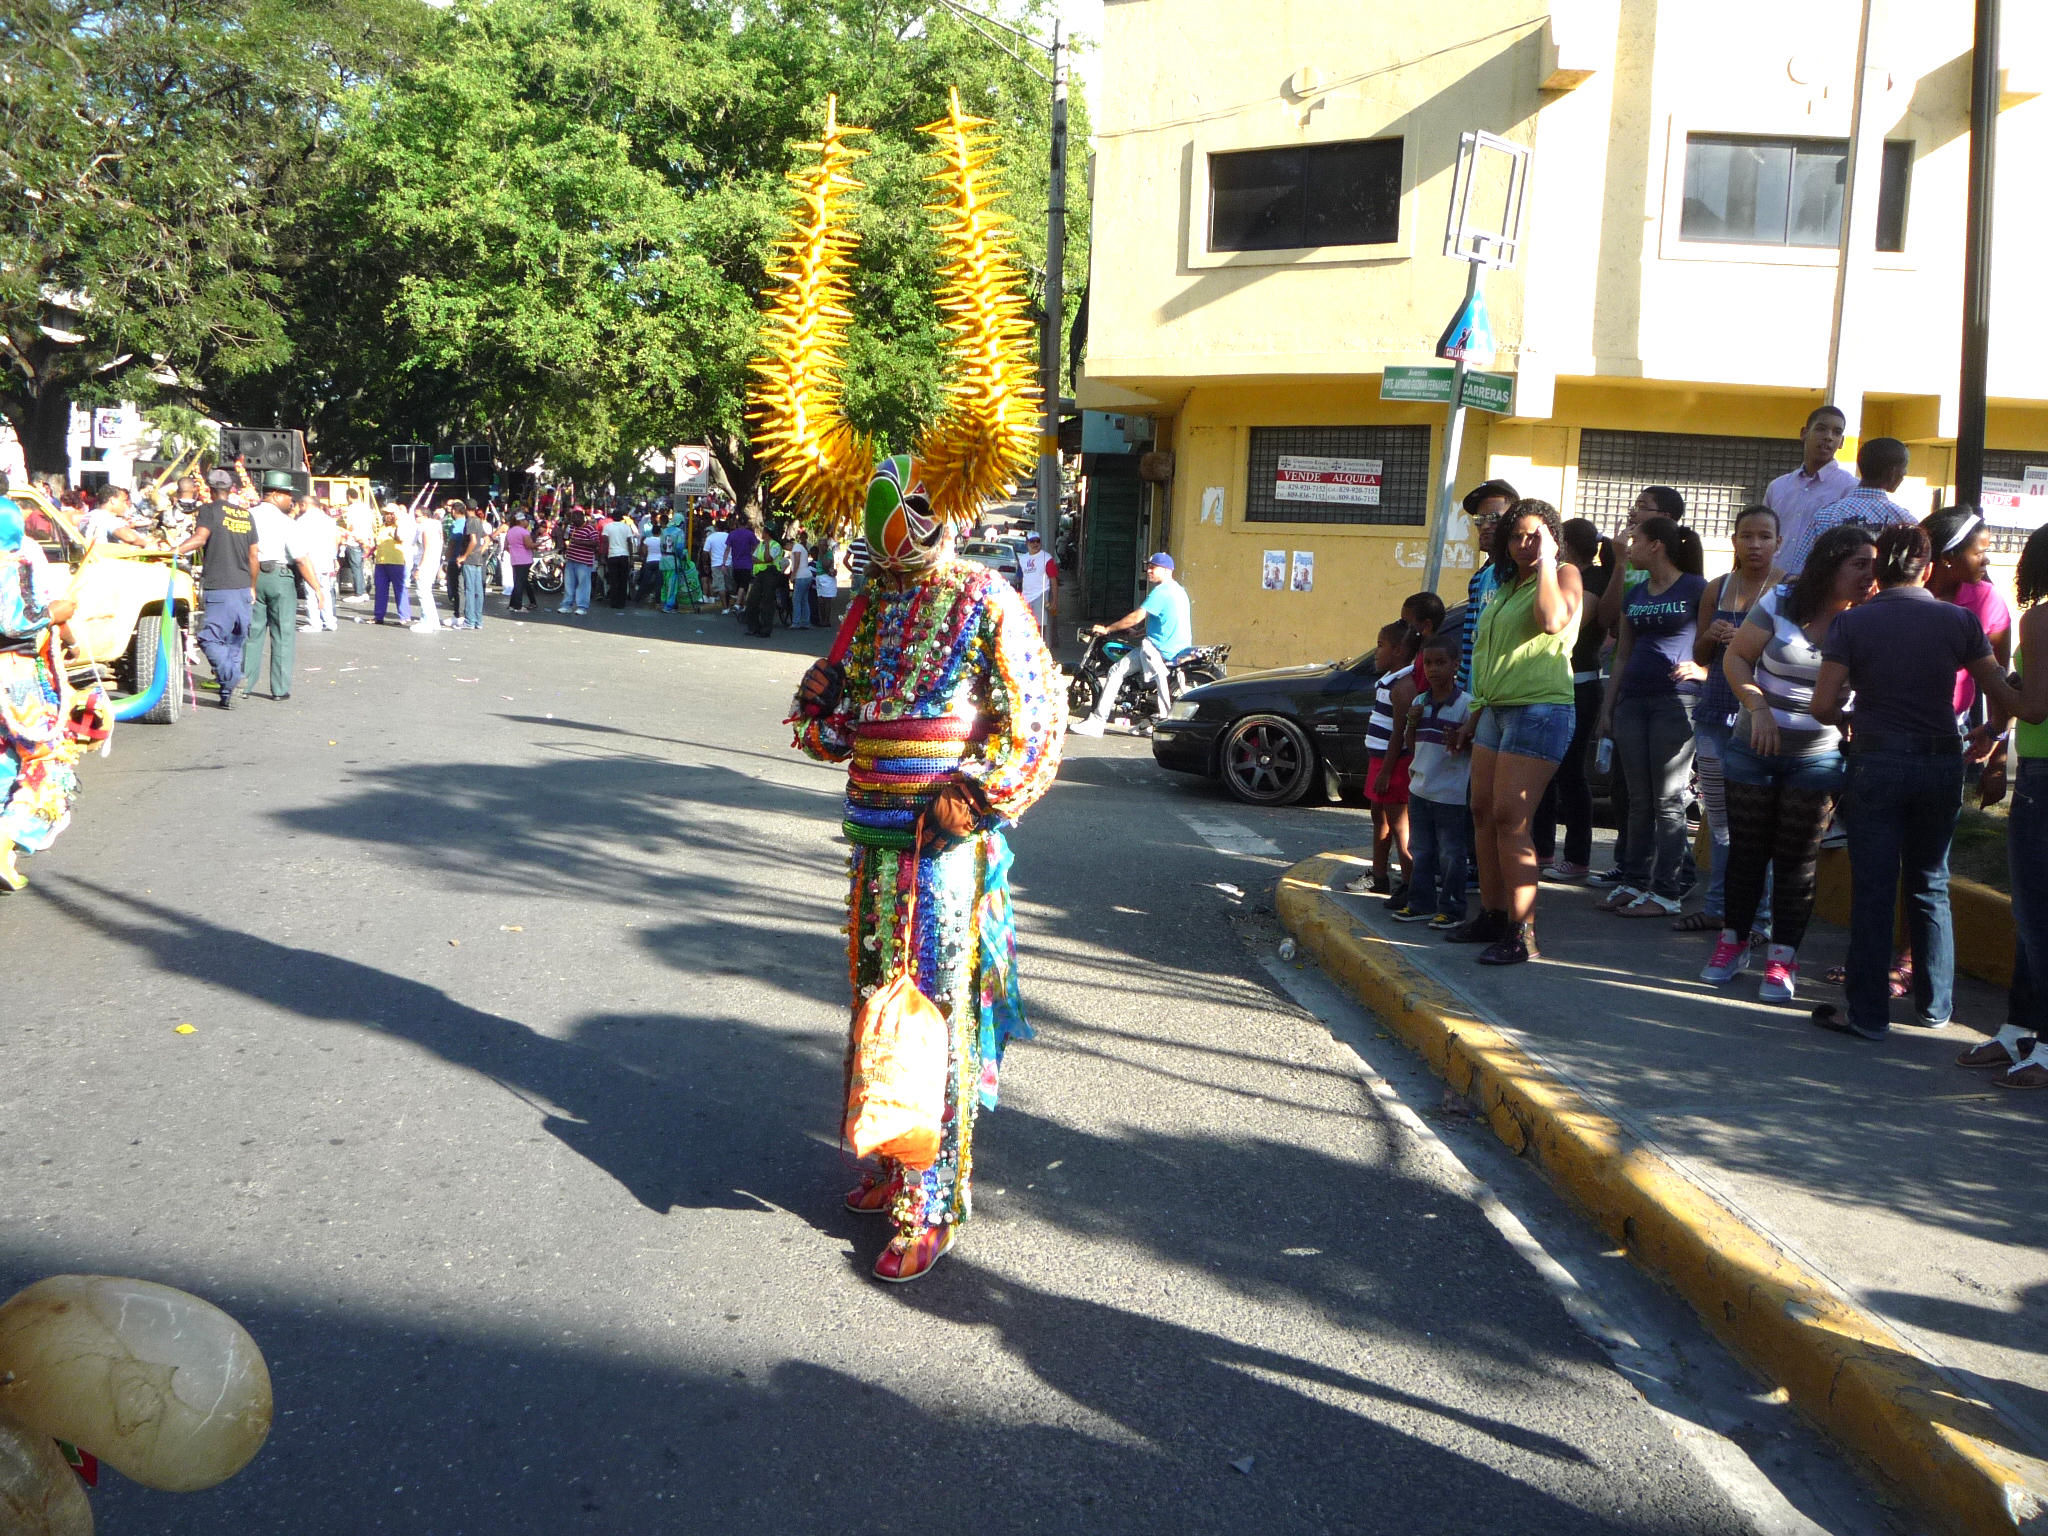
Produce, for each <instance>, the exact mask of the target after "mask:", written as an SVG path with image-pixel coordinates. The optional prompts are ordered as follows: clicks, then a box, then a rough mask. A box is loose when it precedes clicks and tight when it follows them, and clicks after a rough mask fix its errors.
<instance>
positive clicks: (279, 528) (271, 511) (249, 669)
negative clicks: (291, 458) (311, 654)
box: [242, 469, 317, 700]
mask: <svg viewBox="0 0 2048 1536" xmlns="http://www.w3.org/2000/svg"><path fill="white" fill-rule="evenodd" d="M249 520H250V521H251V522H252V523H253V524H254V525H255V529H256V602H255V606H254V611H253V612H252V613H251V614H250V617H249V638H248V641H247V642H246V643H245V644H244V645H243V647H242V675H243V676H244V677H245V678H247V679H248V684H247V686H246V687H245V688H244V689H243V692H242V696H243V697H244V698H247V697H248V696H249V694H250V693H251V692H253V691H254V689H255V681H256V669H257V665H258V663H260V662H261V661H262V660H263V642H264V640H265V639H266V638H267V639H268V640H269V641H270V696H271V697H272V698H273V699H280V700H282V699H288V698H290V697H291V696H292V661H293V659H294V657H295V656H296V654H297V651H298V643H299V589H298V584H297V583H296V582H294V581H293V580H292V573H293V571H294V570H296V571H297V572H298V574H299V575H300V576H303V577H304V578H305V580H306V585H307V586H309V587H310V586H312V585H313V584H314V582H315V581H316V579H317V578H316V577H315V576H314V574H313V567H312V564H311V562H310V561H308V560H307V558H306V550H305V546H304V544H303V543H302V542H301V540H300V537H299V531H298V529H297V528H296V527H295V526H294V525H293V523H292V477H291V476H290V475H288V474H286V473H285V472H284V471H283V470H275V469H274V470H272V471H270V472H269V473H268V474H266V475H265V476H264V477H263V497H262V499H261V500H260V501H258V502H257V503H256V505H255V507H254V508H253V509H252V510H251V511H250V513H249Z"/></svg>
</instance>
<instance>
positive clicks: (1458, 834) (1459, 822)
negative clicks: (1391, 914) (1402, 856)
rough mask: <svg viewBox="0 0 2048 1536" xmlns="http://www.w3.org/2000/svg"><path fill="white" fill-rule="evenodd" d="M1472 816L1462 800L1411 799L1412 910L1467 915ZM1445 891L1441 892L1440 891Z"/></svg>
mask: <svg viewBox="0 0 2048 1536" xmlns="http://www.w3.org/2000/svg"><path fill="white" fill-rule="evenodd" d="M1471 838H1472V813H1471V811H1470V809H1469V808H1468V807H1467V806H1466V805H1465V803H1464V802H1463V801H1462V800H1461V801H1458V802H1456V803H1453V802H1451V801H1448V800H1425V799H1423V798H1422V797H1421V796H1420V795H1411V796H1409V798H1408V910H1409V911H1411V912H1420V911H1421V910H1422V909H1423V908H1425V907H1428V906H1431V905H1434V906H1435V907H1436V910H1437V911H1438V912H1440V913H1442V914H1443V915H1444V916H1446V917H1456V918H1463V917H1464V915H1465V861H1466V854H1467V852H1468V851H1469V849H1470V848H1471ZM1439 887H1441V888H1439Z"/></svg>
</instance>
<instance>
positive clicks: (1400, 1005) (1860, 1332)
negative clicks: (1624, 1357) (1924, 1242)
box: [1274, 851, 2048, 1536]
mask: <svg viewBox="0 0 2048 1536" xmlns="http://www.w3.org/2000/svg"><path fill="white" fill-rule="evenodd" d="M1369 860H1370V852H1369V851H1361V852H1357V853H1347V852H1344V851H1338V852H1334V853H1327V854H1321V855H1318V856H1317V857H1315V858H1312V859H1304V860H1303V861H1302V862H1301V863H1299V864H1297V865H1295V866H1294V867H1293V868H1292V869H1290V870H1288V871H1287V872H1286V873H1285V874H1283V875H1282V876H1281V877H1280V882H1279V888H1278V890H1277V892H1276V895H1275V902H1274V904H1275V907H1276V909H1277V911H1278V913H1279V917H1280V921H1281V923H1282V924H1283V925H1284V926H1285V927H1286V928H1287V929H1288V931H1289V932H1291V933H1292V934H1293V935H1294V936H1295V938H1296V939H1297V940H1298V941H1299V942H1300V944H1301V945H1302V947H1303V948H1305V949H1306V950H1308V952H1309V953H1310V954H1312V955H1314V956H1315V958H1316V959H1317V960H1318V961H1319V962H1320V963H1321V965H1322V966H1323V968H1324V969H1325V970H1326V971H1328V972H1329V973H1330V974H1331V975H1332V976H1333V977H1335V978H1336V979H1337V980H1338V981H1339V982H1340V983H1341V984H1342V985H1343V986H1344V987H1345V988H1346V989H1347V990H1349V991H1350V992H1351V993H1352V995H1353V996H1355V997H1356V998H1358V1000H1359V1001H1360V1002H1361V1003H1363V1004H1364V1005H1365V1006H1366V1007H1367V1008H1369V1009H1371V1010H1372V1011H1373V1012H1374V1013H1375V1014H1377V1015H1378V1016H1379V1017H1380V1018H1381V1019H1382V1020H1383V1021H1385V1023H1386V1025H1387V1027H1388V1028H1390V1029H1391V1030H1393V1031H1394V1032H1395V1033H1396V1034H1398V1035H1399V1036H1400V1037H1401V1039H1402V1040H1403V1041H1404V1042H1406V1043H1407V1044H1408V1045H1409V1046H1410V1047H1412V1048H1413V1049H1414V1050H1416V1051H1417V1052H1419V1053H1420V1054H1421V1055H1422V1057H1423V1059H1424V1060H1426V1061H1427V1062H1428V1063H1429V1065H1430V1068H1431V1069H1432V1070H1433V1071H1434V1072H1436V1073H1437V1075H1438V1076H1440V1077H1442V1078H1443V1079H1444V1080H1445V1081H1446V1082H1448V1083H1449V1084H1450V1085H1451V1086H1452V1087H1453V1088H1455V1089H1456V1090H1457V1091H1458V1092H1460V1093H1462V1094H1464V1095H1465V1096H1467V1097H1468V1098H1470V1099H1471V1100H1473V1102H1474V1103H1476V1104H1477V1105H1478V1106H1479V1107H1480V1109H1481V1111H1482V1113H1483V1114H1484V1115H1485V1118H1486V1120H1487V1123H1488V1124H1489V1125H1491V1126H1492V1127H1493V1130H1494V1133H1495V1134H1496V1135H1497V1136H1499V1137H1500V1139H1501V1140H1502V1141H1503V1142H1505V1143H1507V1145H1508V1146H1509V1147H1510V1148H1512V1149H1513V1150H1514V1151H1515V1152H1517V1153H1520V1154H1522V1155H1525V1156H1529V1157H1532V1158H1534V1159H1535V1160H1536V1162H1537V1163H1538V1164H1539V1165H1540V1166H1541V1167H1542V1169H1543V1171H1544V1173H1545V1174H1546V1175H1547V1176H1548V1177H1549V1178H1550V1180H1551V1181H1552V1182H1553V1183H1554V1184H1556V1185H1557V1186H1558V1187H1559V1188H1560V1189H1562V1190H1563V1191H1564V1192H1565V1193H1566V1194H1567V1195H1569V1196H1570V1197H1571V1198H1572V1199H1573V1200H1574V1201H1575V1202H1576V1203H1577V1204H1578V1205H1580V1206H1581V1207H1582V1208H1583V1209H1584V1210H1585V1211H1586V1212H1587V1213H1588V1214H1589V1215H1591V1216H1592V1218H1593V1219H1594V1221H1595V1222H1597V1223H1598V1225H1599V1226H1600V1228H1601V1230H1602V1231H1604V1232H1606V1233H1607V1234H1608V1236H1610V1237H1611V1238H1613V1239H1615V1240H1616V1241H1617V1242H1618V1243H1620V1244H1621V1245H1622V1246H1623V1247H1624V1248H1625V1249H1626V1250H1627V1252H1628V1254H1629V1257H1630V1258H1631V1259H1633V1260H1634V1261H1635V1262H1636V1263H1637V1264H1639V1265H1641V1266H1642V1267H1643V1268H1644V1269H1647V1270H1648V1271H1650V1273H1652V1274H1653V1275H1656V1276H1657V1277H1658V1278H1659V1279H1661V1280H1663V1281H1664V1282H1665V1283H1667V1284H1669V1285H1670V1286H1672V1287H1673V1288H1674V1289H1675V1290H1677V1291H1678V1293H1679V1294H1680V1295H1682V1296H1683V1297H1684V1298H1685V1299H1686V1300H1687V1301H1688V1302H1689V1303H1691V1305H1692V1306H1693V1308H1694V1309H1695V1310H1696V1311H1697V1312H1698V1313H1699V1314H1700V1316H1701V1317H1702V1319H1704V1320H1705V1322H1706V1324H1707V1326H1708V1327H1709V1328H1711V1329H1712V1330H1713V1331H1714V1333H1715V1334H1716V1335H1717V1336H1718V1337H1719V1338H1720V1339H1721V1340H1722V1341H1723V1342H1724V1343H1725V1344H1727V1345H1728V1346H1729V1347H1730V1348H1731V1349H1733V1350H1734V1351H1735V1352H1736V1353H1737V1354H1738V1355H1740V1356H1741V1357H1742V1358H1743V1359H1744V1360H1746V1361H1747V1362H1748V1363H1749V1364H1750V1365H1751V1366H1752V1367H1754V1368H1755V1369H1756V1370H1758V1371H1760V1372H1761V1373H1762V1374H1763V1375H1764V1376H1765V1377H1766V1378H1767V1379H1769V1380H1770V1381H1772V1382H1775V1383H1776V1384H1778V1385H1779V1386H1781V1387H1782V1388H1784V1389H1785V1391H1786V1393H1787V1394H1788V1395H1789V1397H1790V1398H1791V1400H1792V1402H1793V1404H1794V1405H1795V1406H1796V1407H1798V1408H1799V1409H1800V1411H1801V1412H1803V1413H1804V1414H1805V1415H1806V1416H1807V1417H1808V1418H1809V1419H1811V1420H1813V1421H1814V1422H1815V1423H1816V1424H1818V1425H1819V1426H1820V1427H1821V1428H1822V1429H1824V1430H1825V1431H1826V1432H1827V1433H1828V1434H1829V1435H1831V1436H1832V1437H1833V1438H1834V1439H1835V1440H1836V1441H1837V1442H1838V1443H1839V1444H1841V1445H1843V1446H1845V1447H1846V1448H1848V1449H1849V1450H1850V1451H1852V1452H1854V1453H1855V1454H1857V1455H1858V1456H1860V1457H1861V1458H1863V1459H1864V1460H1865V1461H1866V1462H1867V1463H1869V1464H1870V1465H1871V1466H1872V1467H1874V1468H1875V1469H1876V1471H1877V1472H1878V1474H1879V1475H1880V1476H1881V1477H1882V1478H1883V1479H1884V1480H1885V1481H1887V1482H1888V1483H1890V1484H1891V1485H1893V1487H1894V1488H1895V1489H1896V1491H1897V1492H1898V1493H1899V1494H1900V1495H1901V1496H1902V1497H1904V1498H1905V1499H1906V1500H1908V1501H1910V1502H1911V1503H1912V1504H1914V1505H1915V1506H1917V1507H1918V1508H1919V1509H1920V1510H1922V1511H1923V1512H1925V1513H1926V1514H1927V1515H1928V1516H1929V1517H1930V1518H1932V1519H1933V1520H1935V1521H1936V1522H1937V1523H1938V1524H1939V1525H1940V1526H1941V1527H1942V1528H1943V1529H1945V1530H1949V1531H1954V1532H1959V1533H1971V1536H1976V1533H1990V1532H2005V1533H2010V1532H2013V1531H2021V1532H2028V1533H2048V1469H2044V1468H2043V1467H2042V1466H2041V1465H2040V1464H2039V1463H2037V1462H2035V1461H2034V1460H2033V1459H2032V1458H2031V1456H2029V1455H2028V1453H2027V1452H2026V1451H2025V1450H2023V1449H2022V1447H2024V1445H2025V1444H2026V1441H2025V1439H2024V1437H2023V1436H2022V1435H2020V1433H2019V1432H2018V1431H2017V1430H2016V1429H2015V1428H2014V1427H2013V1426H2012V1425H2010V1424H2009V1423H2007V1422H2006V1421H2005V1420H2004V1419H2003V1418H2001V1417H2000V1416H1999V1415H1998V1414H1997V1413H1996V1412H1994V1411H1993V1410H1992V1409H1991V1408H1990V1407H1989V1406H1988V1405H1986V1404H1985V1403H1983V1402H1982V1401H1980V1400H1978V1399H1976V1398H1974V1397H1971V1396H1969V1395H1968V1394H1967V1391H1966V1389H1965V1388H1964V1387H1963V1385H1962V1384H1961V1383H1960V1382H1958V1381H1957V1380H1956V1379H1954V1378H1952V1377H1951V1376H1950V1375H1949V1374H1948V1373H1947V1372H1945V1371H1943V1370H1942V1369H1941V1368H1940V1367H1939V1366H1938V1365H1936V1364H1935V1363H1934V1362H1933V1361H1932V1360H1929V1359H1928V1358H1927V1357H1926V1356H1924V1355H1922V1354H1920V1353H1919V1352H1918V1351H1917V1350H1915V1349H1913V1348H1912V1346H1910V1345H1908V1344H1907V1343H1905V1342H1904V1341H1903V1340H1901V1339H1900V1338H1899V1337H1898V1336H1897V1335H1895V1334H1894V1333H1893V1332H1892V1331H1891V1330H1890V1329H1889V1328H1888V1327H1887V1326H1886V1325H1885V1324H1884V1323H1883V1322H1882V1321H1881V1320H1880V1319H1878V1318H1876V1317H1875V1316H1872V1315H1871V1314H1869V1313H1866V1312H1864V1311H1862V1310H1861V1309H1860V1308H1858V1307H1856V1306H1854V1305H1852V1304H1850V1303H1849V1302H1847V1301H1845V1300H1844V1299H1843V1298H1842V1297H1841V1296H1840V1295H1839V1294H1838V1293H1837V1292H1836V1290H1835V1289H1834V1287H1832V1286H1831V1285H1829V1284H1828V1283H1827V1282H1826V1281H1825V1280H1823V1279H1821V1278H1820V1277H1819V1276H1817V1275H1815V1274H1813V1273H1811V1272H1809V1271H1808V1270H1806V1269H1805V1268H1804V1267H1802V1266H1801V1265H1799V1264H1797V1263H1795V1262H1794V1261H1793V1260H1791V1259H1790V1258H1788V1257H1787V1256H1786V1255H1785V1253H1784V1252H1783V1251H1782V1250H1780V1249H1779V1248H1778V1247H1777V1246H1776V1245H1775V1244H1774V1243H1772V1242H1771V1241H1770V1240H1769V1239H1768V1238H1766V1237H1765V1236H1764V1235H1763V1234H1762V1233H1761V1232H1759V1231H1757V1230H1756V1229H1755V1228H1754V1227H1752V1226H1750V1225H1749V1223H1748V1222H1746V1221H1745V1220H1744V1219H1743V1218H1742V1217H1741V1216H1740V1215H1739V1214H1738V1213H1737V1212H1736V1211H1735V1210H1733V1209H1732V1208H1730V1207H1729V1206H1727V1205H1724V1204H1723V1203H1722V1202H1721V1201H1719V1200H1717V1199H1715V1198H1714V1197H1713V1196H1712V1195H1710V1194H1709V1193H1707V1191H1705V1190H1704V1189H1702V1188H1701V1187H1700V1186H1699V1185H1698V1184H1697V1183H1695V1182H1694V1181H1693V1180H1691V1179H1689V1178H1687V1177H1686V1176H1685V1175H1684V1174H1683V1173H1682V1172H1680V1171H1679V1169H1677V1168H1676V1167H1674V1166H1673V1165H1672V1164H1671V1163H1670V1162H1668V1161H1667V1160H1666V1159H1665V1158H1664V1157H1663V1155H1662V1154H1661V1153H1659V1152H1657V1151H1656V1150H1655V1149H1653V1148H1652V1147H1650V1146H1647V1145H1646V1144H1644V1143H1643V1142H1642V1141H1641V1140H1640V1139H1639V1138H1637V1137H1636V1136H1635V1135H1634V1134H1632V1133H1631V1132H1630V1131H1628V1130H1627V1129H1625V1128H1624V1127H1623V1126H1621V1125H1620V1124H1619V1123H1617V1122H1616V1121H1615V1120H1614V1119H1613V1118H1612V1117H1610V1116H1609V1115H1608V1114H1606V1113H1605V1112H1604V1111H1603V1110H1601V1109H1600V1108H1599V1107H1598V1106H1597V1105H1596V1104H1595V1103H1593V1102H1592V1101H1591V1100H1589V1099H1587V1098H1586V1097H1584V1096H1583V1095H1582V1094H1580V1093H1579V1091H1578V1090H1577V1089H1575V1088H1573V1087H1571V1086H1570V1085H1568V1084H1566V1083H1564V1082H1562V1081H1560V1080H1559V1079H1558V1078H1557V1077H1555V1076H1554V1075H1553V1074H1552V1073H1551V1072H1550V1071H1549V1070H1548V1069H1547V1068H1545V1067H1544V1066H1542V1065H1541V1064H1540V1063H1538V1062H1537V1061H1536V1060H1534V1059H1533V1058H1531V1057H1530V1056H1529V1055H1528V1054H1527V1053H1525V1052H1524V1051H1523V1050H1522V1049H1521V1048H1520V1047H1519V1046H1517V1045H1516V1044H1515V1043H1514V1042H1513V1041H1512V1040H1510V1039H1508V1038H1507V1037H1506V1036H1505V1035H1503V1034H1501V1033H1500V1032H1499V1031H1498V1030H1495V1029H1493V1028H1492V1027H1490V1026H1488V1025H1486V1024H1483V1023H1481V1022H1480V1021H1479V1020H1477V1019H1475V1018H1473V1017H1472V1016H1471V1014H1470V1011H1469V1009H1468V1008H1467V1005H1465V1004H1464V1003H1463V1002H1462V1001H1461V1000H1460V999H1458V998H1457V997H1456V996H1455V995H1454V994H1453V993H1451V992H1450V991H1449V990H1448V989H1446V988H1445V987H1443V986H1442V985H1440V984H1439V983H1438V982H1436V981H1435V980H1434V979H1433V978H1431V977H1429V976H1427V975H1425V974H1424V973H1423V972H1422V971H1420V970H1418V969H1416V968H1415V967H1414V966H1412V965H1410V964H1409V963H1408V962H1407V961H1406V960H1404V959H1402V958H1401V955H1400V952H1399V950H1398V949H1397V948H1396V947H1395V946H1393V945H1391V944H1388V943H1386V942H1385V941H1384V940H1382V939H1380V938H1379V937H1378V936H1377V935H1375V934H1373V933H1371V932H1369V931H1367V930H1365V929H1364V928H1362V927H1361V926H1360V925H1359V924H1358V922H1357V921H1356V919H1355V918H1353V917H1352V915H1351V913H1350V912H1348V911H1347V910H1345V908H1344V906H1343V905H1342V904H1341V903H1340V902H1339V901H1338V900H1337V899H1336V896H1335V890H1336V888H1337V886H1338V884H1339V883H1340V882H1341V881H1342V880H1344V879H1346V878H1348V877H1349V876H1350V875H1352V874H1355V873H1357V872H1358V871H1359V870H1361V869H1363V868H1365V867H1366V865H1367V863H1368V862H1369Z"/></svg>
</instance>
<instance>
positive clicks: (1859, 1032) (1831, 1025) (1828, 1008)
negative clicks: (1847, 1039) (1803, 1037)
mask: <svg viewBox="0 0 2048 1536" xmlns="http://www.w3.org/2000/svg"><path fill="white" fill-rule="evenodd" d="M1813 1022H1814V1024H1815V1025H1816V1026H1818V1027H1819V1028H1821V1029H1826V1030H1832V1031H1833V1032H1834V1033H1835V1034H1838V1035H1854V1036H1856V1038H1857V1039H1859V1040H1882V1039H1883V1038H1884V1037H1885V1033H1886V1032H1885V1031H1884V1030H1879V1031H1878V1032H1877V1033H1876V1034H1872V1033H1871V1032H1870V1031H1869V1030H1866V1029H1858V1028H1857V1027H1856V1026H1855V1025H1854V1024H1851V1023H1850V1022H1849V1015H1848V1013H1847V1012H1845V1011H1844V1010H1843V1009H1840V1008H1837V1007H1836V1006H1835V1005H1834V1004H1833V1003H1822V1004H1821V1005H1820V1006H1819V1007H1818V1008H1816V1009H1814V1010H1813Z"/></svg>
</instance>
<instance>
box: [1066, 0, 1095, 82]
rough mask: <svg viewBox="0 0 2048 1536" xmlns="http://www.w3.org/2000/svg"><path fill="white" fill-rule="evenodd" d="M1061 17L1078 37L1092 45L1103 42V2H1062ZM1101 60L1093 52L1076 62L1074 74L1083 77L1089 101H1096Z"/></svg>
mask: <svg viewBox="0 0 2048 1536" xmlns="http://www.w3.org/2000/svg"><path fill="white" fill-rule="evenodd" d="M1060 15H1061V16H1062V17H1063V18H1064V19H1065V21H1066V29H1067V31H1068V32H1070V33H1072V34H1073V35H1074V36H1076V37H1085V38H1087V39H1088V40H1089V41H1090V42H1091V43H1099V42H1100V41H1101V40H1102V0H1060ZM1100 64H1101V59H1100V58H1099V57H1098V56H1097V55H1096V54H1095V53H1093V52H1090V53H1087V54H1084V55H1082V56H1081V57H1080V58H1078V59H1076V60H1075V61H1074V72H1075V73H1076V74H1077V75H1079V76H1080V77H1081V88H1082V90H1083V91H1085V92H1086V93H1087V99H1088V100H1090V101H1093V100H1094V99H1095V72H1096V70H1097V68H1098V67H1099V66H1100Z"/></svg>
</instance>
